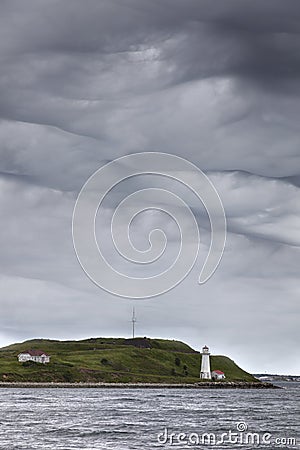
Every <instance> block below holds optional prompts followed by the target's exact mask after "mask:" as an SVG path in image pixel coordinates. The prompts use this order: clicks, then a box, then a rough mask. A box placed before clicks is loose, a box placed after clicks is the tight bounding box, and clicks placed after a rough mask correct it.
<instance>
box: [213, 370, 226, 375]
mask: <svg viewBox="0 0 300 450" xmlns="http://www.w3.org/2000/svg"><path fill="white" fill-rule="evenodd" d="M213 373H217V374H219V375H224V372H222V371H221V370H213Z"/></svg>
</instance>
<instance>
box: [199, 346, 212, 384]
mask: <svg viewBox="0 0 300 450" xmlns="http://www.w3.org/2000/svg"><path fill="white" fill-rule="evenodd" d="M201 355H202V358H201V371H200V378H202V379H203V380H211V371H210V361H209V355H210V353H209V348H208V347H207V346H206V345H205V347H203V348H202V353H201Z"/></svg>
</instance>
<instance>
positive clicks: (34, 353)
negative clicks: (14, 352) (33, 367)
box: [20, 350, 49, 356]
mask: <svg viewBox="0 0 300 450" xmlns="http://www.w3.org/2000/svg"><path fill="white" fill-rule="evenodd" d="M22 354H23V355H24V354H28V355H30V356H42V355H45V356H49V355H48V354H47V353H45V352H43V350H24V351H23V352H21V353H20V355H22Z"/></svg>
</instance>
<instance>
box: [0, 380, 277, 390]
mask: <svg viewBox="0 0 300 450" xmlns="http://www.w3.org/2000/svg"><path fill="white" fill-rule="evenodd" d="M0 388H31V389H33V388H73V389H74V388H75V389H78V388H79V389H82V388H102V389H103V388H106V389H107V388H110V389H281V388H280V387H279V386H275V385H273V384H272V383H262V382H246V381H205V382H204V381H203V382H200V383H193V384H170V383H169V384H164V383H34V382H5V381H4V382H0Z"/></svg>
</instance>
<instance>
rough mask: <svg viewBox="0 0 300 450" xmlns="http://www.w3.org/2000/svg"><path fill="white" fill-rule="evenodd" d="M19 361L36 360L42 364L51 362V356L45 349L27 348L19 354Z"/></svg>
mask: <svg viewBox="0 0 300 450" xmlns="http://www.w3.org/2000/svg"><path fill="white" fill-rule="evenodd" d="M18 360H19V362H26V361H34V362H37V363H41V364H46V363H49V362H50V356H49V355H48V354H47V353H45V352H43V350H25V351H24V352H21V353H19V354H18Z"/></svg>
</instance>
